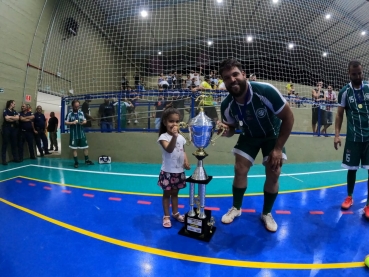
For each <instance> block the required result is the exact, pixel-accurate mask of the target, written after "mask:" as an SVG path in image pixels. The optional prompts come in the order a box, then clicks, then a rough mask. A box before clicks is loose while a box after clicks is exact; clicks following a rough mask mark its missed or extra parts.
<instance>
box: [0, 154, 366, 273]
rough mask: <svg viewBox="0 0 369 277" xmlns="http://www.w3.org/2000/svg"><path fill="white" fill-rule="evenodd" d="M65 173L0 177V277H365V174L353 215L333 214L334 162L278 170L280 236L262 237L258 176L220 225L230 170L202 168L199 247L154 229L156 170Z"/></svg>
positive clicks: (123, 167) (42, 164)
mask: <svg viewBox="0 0 369 277" xmlns="http://www.w3.org/2000/svg"><path fill="white" fill-rule="evenodd" d="M72 165H73V162H72V161H67V160H58V159H43V160H41V159H38V161H37V162H36V163H30V162H29V161H25V162H24V163H23V164H20V165H19V164H9V166H8V167H2V168H1V169H0V174H1V180H2V181H1V182H0V245H1V247H0V276H4V277H13V276H14V277H18V276H19V277H24V276H32V277H33V276H37V277H41V276H89V277H90V276H104V277H105V276H130V277H133V276H160V277H161V276H199V277H206V276H227V277H231V276H267V277H273V276H369V269H367V268H365V266H364V263H363V260H364V257H365V256H366V255H368V254H369V232H368V230H369V221H368V220H366V219H365V218H364V217H363V215H362V209H363V207H364V205H365V202H366V198H367V181H366V179H367V176H368V173H367V171H365V170H360V171H359V172H358V176H357V177H358V182H357V184H356V187H355V192H354V201H355V202H354V205H353V206H352V208H351V209H350V210H348V211H341V209H340V204H341V202H342V201H343V199H344V198H345V196H346V186H345V180H346V171H345V170H343V169H341V168H340V163H338V162H333V163H309V164H298V165H296V164H295V165H292V164H291V165H289V164H286V165H284V166H283V175H282V176H281V178H280V181H281V192H280V195H279V196H278V198H277V200H276V203H275V205H274V209H273V216H274V218H275V220H276V222H277V223H278V225H279V229H278V231H277V232H276V233H269V232H268V231H266V230H265V228H264V226H263V225H262V223H261V221H260V211H261V210H262V204H263V195H262V185H263V181H264V176H263V171H264V169H263V167H262V166H260V165H256V166H254V167H253V168H252V170H251V172H250V179H249V189H248V191H247V192H246V195H245V197H244V202H243V207H242V209H243V213H242V215H241V217H238V218H236V219H235V221H234V222H233V223H231V224H229V225H224V224H222V223H221V222H220V219H221V217H222V215H223V214H224V213H226V212H227V210H228V209H229V208H230V207H231V206H232V197H231V186H232V176H233V167H232V166H214V165H205V168H206V170H207V172H208V174H209V175H213V176H214V179H213V181H212V182H211V183H210V184H209V185H208V186H207V196H208V197H207V198H206V206H207V207H208V209H211V210H212V215H213V216H214V217H215V221H216V223H215V226H216V227H217V231H216V233H215V234H214V237H213V238H212V240H211V241H210V242H208V243H207V242H202V241H198V240H194V239H191V238H187V237H183V236H180V235H178V231H179V230H180V228H181V227H182V226H183V225H182V223H179V222H176V221H174V220H172V228H170V229H164V228H163V227H162V215H163V212H162V206H161V190H160V188H159V187H158V186H157V185H156V182H157V176H158V173H159V170H160V165H152V164H127V163H113V164H111V165H94V166H90V167H87V166H80V168H78V170H75V169H74V168H73V167H72ZM191 173H192V170H190V171H188V175H191ZM187 194H188V189H187V188H186V189H184V190H183V191H182V192H181V197H180V199H179V204H180V209H179V210H180V211H181V212H182V213H186V212H187V211H188V208H189V206H188V197H187Z"/></svg>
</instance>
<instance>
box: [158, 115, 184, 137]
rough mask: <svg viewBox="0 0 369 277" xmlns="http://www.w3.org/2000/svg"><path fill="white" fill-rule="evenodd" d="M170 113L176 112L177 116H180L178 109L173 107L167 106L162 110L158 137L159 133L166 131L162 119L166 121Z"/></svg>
mask: <svg viewBox="0 0 369 277" xmlns="http://www.w3.org/2000/svg"><path fill="white" fill-rule="evenodd" d="M172 114H178V116H180V114H179V110H177V109H175V108H167V109H165V110H164V111H163V114H162V116H161V119H160V128H159V137H160V135H161V134H164V133H166V132H167V127H166V126H165V125H164V121H167V120H168V117H169V116H170V115H172Z"/></svg>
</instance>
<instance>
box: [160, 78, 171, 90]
mask: <svg viewBox="0 0 369 277" xmlns="http://www.w3.org/2000/svg"><path fill="white" fill-rule="evenodd" d="M159 86H160V87H161V88H162V89H163V90H167V89H169V83H168V81H167V78H166V77H164V79H163V80H162V81H161V82H160V83H159Z"/></svg>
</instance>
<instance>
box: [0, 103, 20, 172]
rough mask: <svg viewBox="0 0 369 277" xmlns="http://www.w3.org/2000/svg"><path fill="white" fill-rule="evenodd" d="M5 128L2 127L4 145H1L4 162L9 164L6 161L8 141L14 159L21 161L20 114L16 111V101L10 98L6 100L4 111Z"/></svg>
mask: <svg viewBox="0 0 369 277" xmlns="http://www.w3.org/2000/svg"><path fill="white" fill-rule="evenodd" d="M3 119H4V121H3V128H2V132H1V133H2V139H3V142H2V146H1V158H2V164H3V165H8V162H7V161H6V151H7V148H8V143H9V142H10V145H11V151H12V155H13V160H14V162H16V163H19V162H20V160H19V159H18V156H17V139H18V121H19V114H18V113H17V112H16V111H15V101H14V100H9V101H7V102H6V109H5V110H4V111H3Z"/></svg>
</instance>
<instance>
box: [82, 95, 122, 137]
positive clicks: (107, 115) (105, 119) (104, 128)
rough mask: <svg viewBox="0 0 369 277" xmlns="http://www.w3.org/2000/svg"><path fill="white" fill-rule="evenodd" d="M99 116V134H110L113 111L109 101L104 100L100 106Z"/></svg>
mask: <svg viewBox="0 0 369 277" xmlns="http://www.w3.org/2000/svg"><path fill="white" fill-rule="evenodd" d="M99 115H100V127H101V133H104V132H112V131H113V124H114V120H113V117H114V115H115V111H114V107H113V105H112V104H111V103H110V102H109V99H107V98H106V99H105V100H104V103H103V104H101V105H100V108H99ZM84 124H86V123H84Z"/></svg>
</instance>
